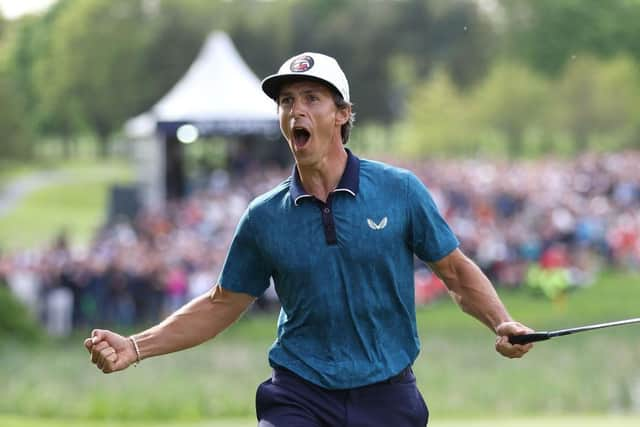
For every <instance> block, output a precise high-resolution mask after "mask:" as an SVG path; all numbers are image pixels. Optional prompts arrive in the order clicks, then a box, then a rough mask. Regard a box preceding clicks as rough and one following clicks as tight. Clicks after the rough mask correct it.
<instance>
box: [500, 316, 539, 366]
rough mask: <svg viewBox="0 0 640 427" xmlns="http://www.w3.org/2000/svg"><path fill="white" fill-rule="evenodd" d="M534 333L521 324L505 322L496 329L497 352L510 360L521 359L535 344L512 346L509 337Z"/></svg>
mask: <svg viewBox="0 0 640 427" xmlns="http://www.w3.org/2000/svg"><path fill="white" fill-rule="evenodd" d="M531 332H534V331H533V329H531V328H528V327H526V326H524V325H523V324H522V323H520V322H503V323H501V324H500V325H498V327H497V328H496V334H497V335H498V336H497V337H496V351H497V352H498V353H500V354H501V355H503V356H504V357H508V358H511V359H513V358H520V357H522V356H524V355H525V354H526V353H527V352H528V351H529V350H531V348H532V347H533V344H531V343H529V344H511V343H510V342H509V336H511V335H522V334H529V333H531Z"/></svg>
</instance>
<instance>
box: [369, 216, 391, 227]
mask: <svg viewBox="0 0 640 427" xmlns="http://www.w3.org/2000/svg"><path fill="white" fill-rule="evenodd" d="M367 224H368V225H369V228H370V229H372V230H382V229H383V228H385V227H386V226H387V217H386V216H385V217H384V218H382V219H381V220H380V222H379V223H378V224H376V223H375V222H374V221H373V220H372V219H371V218H367Z"/></svg>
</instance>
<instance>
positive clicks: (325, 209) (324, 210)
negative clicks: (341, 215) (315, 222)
mask: <svg viewBox="0 0 640 427" xmlns="http://www.w3.org/2000/svg"><path fill="white" fill-rule="evenodd" d="M323 212H324V213H326V214H328V213H329V212H331V209H329V208H324V209H323Z"/></svg>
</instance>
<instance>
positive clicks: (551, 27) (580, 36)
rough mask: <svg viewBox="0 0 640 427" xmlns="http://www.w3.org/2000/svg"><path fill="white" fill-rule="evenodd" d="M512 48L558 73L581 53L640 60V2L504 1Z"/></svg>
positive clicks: (512, 52) (514, 53)
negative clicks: (620, 55) (628, 57)
mask: <svg viewBox="0 0 640 427" xmlns="http://www.w3.org/2000/svg"><path fill="white" fill-rule="evenodd" d="M500 4H501V5H502V9H503V10H504V11H505V15H506V19H505V20H504V23H505V24H506V25H505V26H506V29H505V30H506V38H507V39H508V40H510V44H509V47H508V52H509V54H510V55H512V56H513V57H515V58H519V59H522V60H524V61H525V62H526V63H528V64H530V65H531V66H533V67H534V68H536V69H537V70H540V71H542V72H544V73H547V74H548V75H553V76H558V75H560V74H561V72H562V70H563V68H564V66H565V65H566V64H567V63H569V62H570V61H571V59H572V58H573V57H574V56H576V55H578V56H581V55H582V54H585V53H587V54H591V55H595V56H598V57H604V58H611V57H612V56H615V55H616V54H623V53H626V54H629V55H632V56H633V57H634V58H635V59H636V60H640V26H638V25H637V23H638V21H639V20H640V1H639V0H609V1H601V0H562V1H557V0H536V1H526V0H500Z"/></svg>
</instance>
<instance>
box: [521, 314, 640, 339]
mask: <svg viewBox="0 0 640 427" xmlns="http://www.w3.org/2000/svg"><path fill="white" fill-rule="evenodd" d="M632 323H640V317H636V318H634V319H627V320H618V321H617V322H608V323H599V324H597V325H588V326H580V327H578V328H569V329H560V330H557V331H549V332H547V331H540V332H533V333H531V334H524V335H512V336H510V337H509V342H510V343H511V344H528V343H530V342H536V341H545V340H548V339H551V338H553V337H561V336H563V335H570V334H575V333H576V332H584V331H592V330H594V329H602V328H610V327H612V326H622V325H630V324H632Z"/></svg>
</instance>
